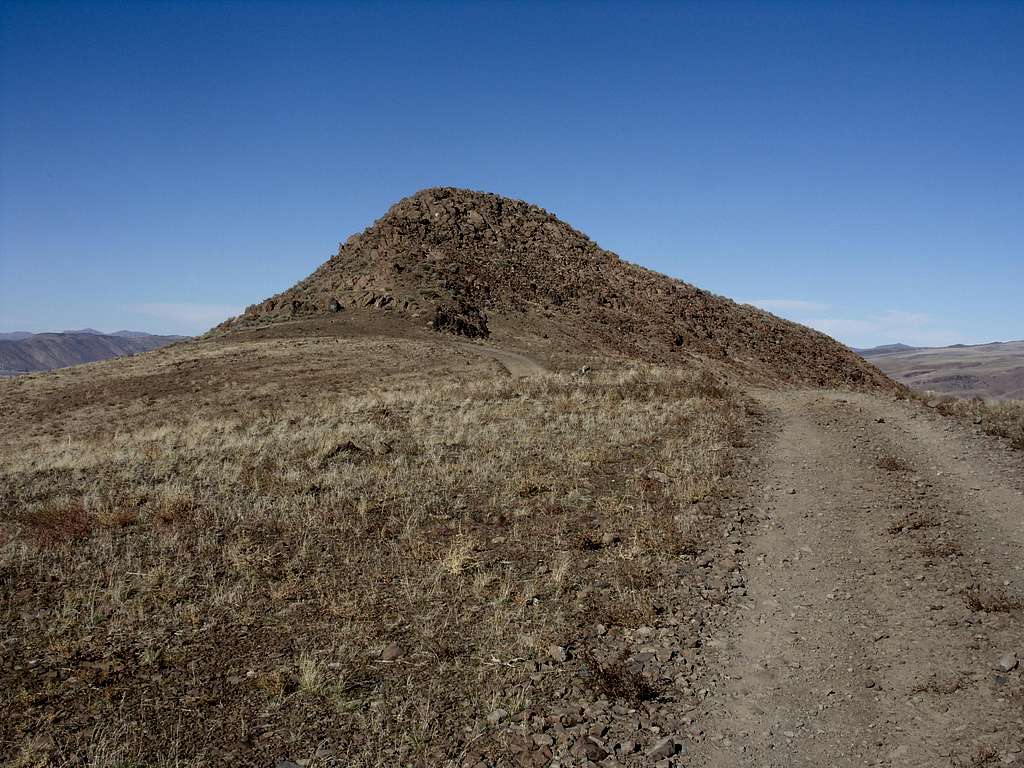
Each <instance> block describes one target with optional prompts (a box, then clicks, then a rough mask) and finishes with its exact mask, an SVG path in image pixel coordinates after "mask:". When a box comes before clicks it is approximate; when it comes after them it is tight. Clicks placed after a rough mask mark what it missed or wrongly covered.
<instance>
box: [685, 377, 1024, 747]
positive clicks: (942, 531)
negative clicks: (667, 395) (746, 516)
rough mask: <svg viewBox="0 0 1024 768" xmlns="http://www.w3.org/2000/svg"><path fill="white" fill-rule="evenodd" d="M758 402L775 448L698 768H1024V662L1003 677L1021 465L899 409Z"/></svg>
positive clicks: (720, 656) (1016, 571)
mask: <svg viewBox="0 0 1024 768" xmlns="http://www.w3.org/2000/svg"><path fill="white" fill-rule="evenodd" d="M759 397H760V398H761V400H762V402H763V403H764V404H765V406H766V407H767V408H768V410H769V411H770V412H771V413H772V415H773V416H774V417H775V418H776V419H777V422H778V424H779V433H778V437H777V441H776V442H775V444H774V446H772V448H771V449H770V453H769V457H768V474H767V487H766V488H765V489H764V497H763V502H761V501H760V500H759V502H758V507H759V508H760V514H759V517H760V518H761V523H760V530H759V531H758V532H757V533H756V534H755V535H754V536H753V537H752V539H751V541H750V542H749V544H748V547H749V548H748V551H747V552H746V553H744V561H745V562H744V567H743V574H744V577H745V579H746V585H747V596H746V597H745V598H742V599H741V604H740V606H739V608H740V610H739V611H738V617H737V619H736V621H734V622H732V624H731V625H730V626H729V629H727V630H726V634H724V635H723V636H722V637H720V638H718V639H717V641H716V642H712V643H709V646H710V647H709V648H708V653H709V655H710V656H711V657H712V658H710V659H709V661H710V662H711V664H710V665H711V666H712V667H717V669H719V670H720V671H721V675H722V676H721V679H720V680H718V681H717V684H716V685H715V686H714V688H715V690H714V691H713V692H712V693H711V694H710V695H709V696H708V697H707V698H706V699H705V702H704V706H703V709H704V712H703V720H704V722H705V723H706V733H705V736H704V738H705V744H704V748H703V749H701V750H699V752H698V754H699V755H700V757H698V758H697V760H696V761H695V762H696V763H706V764H707V765H711V766H759V767H761V766H765V767H767V766H780V767H781V766H853V765H858V766H860V765H894V766H895V765H898V766H943V765H998V764H1012V763H1017V764H1020V765H1024V751H1022V749H1024V682H1022V679H1021V668H1020V664H1016V668H1014V669H1012V670H1005V669H1000V668H999V667H1000V661H1001V662H1002V665H1003V666H1004V667H1005V666H1013V665H1014V664H1015V663H1016V662H1015V659H1014V655H1016V656H1017V657H1021V658H1022V660H1024V615H1022V612H1021V610H1019V609H1016V608H1013V609H1011V610H1009V611H1005V610H995V609H996V608H1003V607H1004V606H1001V605H996V604H995V603H998V602H999V601H1004V602H1005V601H1006V600H1007V599H1009V600H1011V601H1012V600H1020V599H1022V598H1024V572H1022V568H1024V565H1022V564H1024V494H1022V491H1024V473H1022V472H1021V463H1020V461H1019V454H1017V455H1016V457H1015V456H1011V455H1010V454H1009V453H1008V452H1003V451H1000V450H999V449H998V447H997V446H994V445H993V441H992V440H991V439H990V438H985V437H982V436H976V435H973V434H971V433H970V431H969V430H965V429H964V428H962V427H961V426H959V425H957V424H955V423H954V422H951V421H949V420H945V419H941V418H940V417H937V416H935V415H934V414H931V413H928V412H924V411H922V410H921V409H920V408H919V407H914V406H911V405H908V404H906V403H902V402H897V401H894V400H892V399H887V398H882V397H875V396H867V395H850V394H848V393H842V394H840V393H831V392H820V391H815V392H799V393H792V392H790V393H761V394H759ZM881 457H891V458H892V459H894V460H895V461H894V462H889V467H890V468H889V469H884V468H882V467H880V466H879V459H880V458H881ZM900 462H902V463H903V464H904V465H905V466H906V467H907V468H906V469H896V468H894V467H895V466H897V465H898V463H900ZM975 588H978V589H980V597H981V599H982V601H983V602H985V603H986V607H988V608H990V609H992V610H988V611H986V610H979V606H978V605H977V604H974V605H973V606H972V605H971V604H970V601H969V599H968V598H969V596H970V594H971V592H970V590H972V589H975ZM993 601H994V602H993ZM1007 655H1009V656H1007ZM716 662H717V663H716ZM695 757H696V755H695Z"/></svg>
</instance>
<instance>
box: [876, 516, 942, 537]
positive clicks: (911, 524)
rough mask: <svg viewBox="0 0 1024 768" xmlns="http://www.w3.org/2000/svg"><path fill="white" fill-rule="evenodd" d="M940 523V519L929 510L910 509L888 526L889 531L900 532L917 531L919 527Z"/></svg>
mask: <svg viewBox="0 0 1024 768" xmlns="http://www.w3.org/2000/svg"><path fill="white" fill-rule="evenodd" d="M938 525H941V521H940V520H939V518H938V517H936V516H935V515H934V514H932V513H931V512H914V511H910V512H907V513H906V514H904V515H903V517H901V518H900V519H899V520H897V521H896V522H895V523H893V524H892V525H890V526H889V529H888V530H889V533H902V532H903V531H917V530H920V529H921V528H935V527H936V526H938Z"/></svg>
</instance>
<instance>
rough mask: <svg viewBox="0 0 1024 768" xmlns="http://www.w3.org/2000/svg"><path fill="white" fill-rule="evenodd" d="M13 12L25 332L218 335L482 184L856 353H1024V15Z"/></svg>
mask: <svg viewBox="0 0 1024 768" xmlns="http://www.w3.org/2000/svg"><path fill="white" fill-rule="evenodd" d="M0 8H2V11H0V13H2V18H0V30H2V31H0V77H2V82H0V330H35V331H39V330H56V329H61V328H69V327H80V326H84V325H90V326H95V327H98V328H101V329H104V330H116V329H119V328H124V327H128V328H138V329H143V330H151V331H162V332H186V333H194V332H198V331H202V330H205V329H206V328H208V327H210V326H211V325H213V324H215V323H216V322H218V321H219V320H221V319H222V318H223V317H225V316H227V315H229V314H232V313H234V312H237V311H238V310H240V309H241V308H242V307H244V306H245V305H246V304H249V303H252V302H255V301H257V300H260V299H262V298H263V297H265V296H268V295H270V294H273V293H275V292H277V291H278V290H281V289H283V288H285V287H287V286H289V285H291V284H292V283H293V282H295V281H296V280H298V279H300V278H301V277H303V276H305V275H306V274H308V273H309V272H310V271H312V270H313V269H314V268H315V267H316V266H317V265H318V264H319V263H320V262H322V261H323V260H324V259H326V258H327V257H328V256H329V255H330V254H331V253H332V252H333V251H334V250H335V248H336V246H337V242H338V241H339V240H344V239H345V238H346V237H348V235H350V234H351V233H353V232H355V231H359V230H361V229H363V228H364V227H366V226H367V225H369V224H370V223H371V222H372V221H373V220H374V219H375V218H377V217H378V216H380V215H381V214H382V213H383V212H384V211H385V210H386V209H387V207H388V206H389V205H390V204H391V203H393V202H394V201H396V200H397V199H399V198H401V197H403V196H406V195H408V194H411V193H413V192H415V191H416V190H418V189H421V188H423V187H426V186H433V185H453V186H462V187H470V188H474V189H483V190H487V191H492V192H498V193H500V194H504V195H508V196H512V197H517V198H522V199H525V200H529V201H531V202H535V203H537V204H539V205H542V206H544V207H545V208H548V209H549V210H551V211H553V212H554V213H556V214H557V215H559V216H561V217H562V218H563V219H565V220H566V221H568V222H569V223H571V224H573V225H574V226H576V227H578V228H579V229H581V230H583V231H585V232H586V233H588V234H589V235H590V236H591V237H593V238H594V239H595V240H596V241H597V242H599V243H600V244H602V245H604V246H605V247H607V248H610V249H612V250H614V251H616V252H617V253H619V254H620V255H621V256H622V257H623V258H626V259H628V260H630V261H634V262H637V263H640V264H643V265H645V266H648V267H651V268H653V269H657V270H660V271H662V272H666V273H668V274H670V275H673V276H676V277H680V278H682V279H684V280H687V281H688V282H691V283H694V284H696V285H699V286H701V287H704V288H708V289H710V290H712V291H714V292H716V293H720V294H724V295H728V296H730V297H733V298H736V299H738V300H743V301H750V302H756V303H759V304H760V305H762V306H765V307H766V308H768V309H770V310H771V311H774V312H776V313H778V314H782V315H784V316H786V317H790V318H793V319H797V320H800V321H802V322H806V323H808V324H810V325H813V326H815V327H818V328H821V329H822V330H825V331H827V332H829V333H832V334H833V335H835V336H836V337H837V338H839V339H840V340H842V341H844V342H847V343H849V344H853V345H870V344H880V343H888V342H894V341H904V342H907V343H913V344H944V343H952V342H968V343H969V342H982V341H991V340H1006V339H1011V338H1024V300H1022V298H1021V296H1022V293H1024V290H1022V286H1024V3H1020V2H1012V3H995V2H991V3H989V2H979V1H977V0H975V1H972V2H964V3H941V2H930V3H921V4H916V3H878V4H872V3H845V2H844V3H836V4H829V3H826V2H814V3H793V2H789V3H771V2H759V3H739V2H736V3H710V2H709V3H675V4H669V3H657V4H648V5H638V4H633V3H630V4H625V3H624V4H615V3H580V4H569V3H565V4H531V3H516V4H512V3H502V4H496V3H481V4H458V3H451V4H447V3H408V4H392V3H388V4H369V3H352V4H342V3H322V4H318V3H301V2H291V3H269V2H256V3H242V2H231V3H204V2H190V3H180V4H178V3H154V2H145V3H142V2H140V3H127V4H125V3H117V4H104V3H102V2H91V3H82V4H60V3H27V4H18V3H10V2H0Z"/></svg>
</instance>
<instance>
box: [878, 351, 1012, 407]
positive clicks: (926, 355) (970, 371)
mask: <svg viewBox="0 0 1024 768" xmlns="http://www.w3.org/2000/svg"><path fill="white" fill-rule="evenodd" d="M858 351H859V353H860V354H861V355H863V356H864V357H865V358H866V359H867V360H869V361H870V362H871V363H872V364H874V365H876V366H877V367H878V368H880V369H881V370H882V371H884V372H885V373H886V374H888V375H889V376H891V377H892V378H894V379H895V380H896V381H899V382H901V383H903V384H906V385H907V386H908V387H912V388H914V389H918V390H922V391H931V392H941V393H943V394H949V395H957V396H959V397H983V398H992V399H995V400H1022V399H1024V341H1008V342H995V343H992V344H973V345H967V344H955V345H953V346H949V347H908V346H906V345H903V344H896V345H887V346H884V347H876V348H874V349H867V350H858Z"/></svg>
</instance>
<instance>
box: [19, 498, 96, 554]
mask: <svg viewBox="0 0 1024 768" xmlns="http://www.w3.org/2000/svg"><path fill="white" fill-rule="evenodd" d="M22 522H23V523H24V524H25V525H26V526H27V527H28V528H29V530H30V531H32V534H33V535H34V536H35V538H36V540H37V541H38V542H39V543H40V544H42V545H43V546H46V547H52V546H57V545H59V544H63V543H67V542H73V541H80V540H82V539H86V538H88V537H89V534H90V533H91V532H92V522H91V521H90V519H89V513H88V511H87V510H86V509H85V505H84V504H82V502H81V501H77V500H70V499H59V500H51V501H47V502H44V503H43V504H42V505H40V506H38V507H36V508H35V509H34V510H32V511H30V512H27V513H26V514H25V515H23V516H22Z"/></svg>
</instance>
